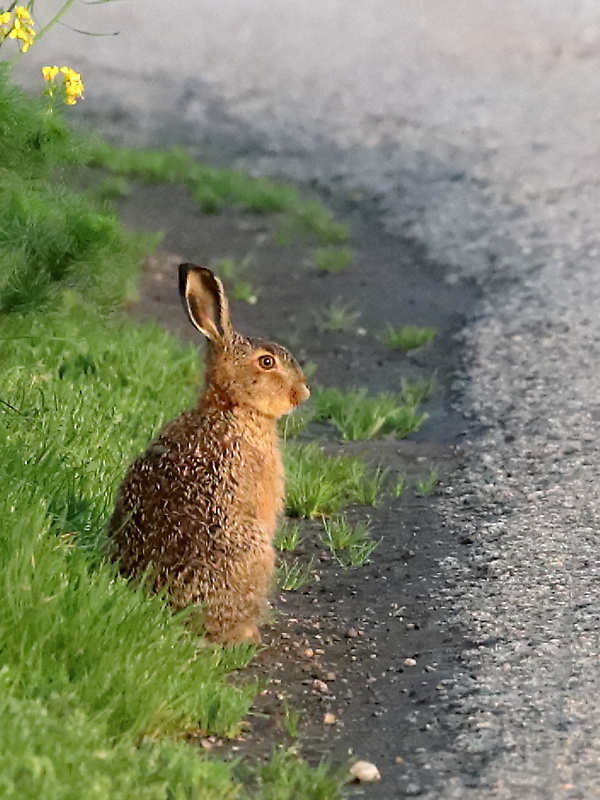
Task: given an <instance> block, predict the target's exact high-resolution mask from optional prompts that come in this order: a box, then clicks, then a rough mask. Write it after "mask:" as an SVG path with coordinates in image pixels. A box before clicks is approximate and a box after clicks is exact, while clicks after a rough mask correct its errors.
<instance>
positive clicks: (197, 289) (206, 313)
mask: <svg viewBox="0 0 600 800" xmlns="http://www.w3.org/2000/svg"><path fill="white" fill-rule="evenodd" d="M179 294H180V295H181V300H182V302H183V305H184V307H185V310H186V311H187V314H188V316H189V318H190V320H191V322H192V324H193V325H195V326H196V328H198V330H199V331H200V333H202V334H204V336H206V338H207V339H208V340H209V341H210V342H213V344H222V345H224V344H226V343H227V342H228V341H229V340H230V339H231V336H232V328H231V321H230V319H229V306H228V303H227V297H226V296H225V290H224V289H223V284H222V283H221V281H220V280H219V279H218V278H217V276H216V275H214V274H213V273H212V272H211V271H210V270H209V269H206V267H197V266H196V265H195V264H180V266H179Z"/></svg>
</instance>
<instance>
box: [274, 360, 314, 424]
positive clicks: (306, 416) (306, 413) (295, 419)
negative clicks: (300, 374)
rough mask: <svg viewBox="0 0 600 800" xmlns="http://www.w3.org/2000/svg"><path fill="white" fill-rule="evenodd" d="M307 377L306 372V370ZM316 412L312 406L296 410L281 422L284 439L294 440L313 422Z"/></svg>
mask: <svg viewBox="0 0 600 800" xmlns="http://www.w3.org/2000/svg"><path fill="white" fill-rule="evenodd" d="M304 374H305V375H306V370H304ZM313 415H314V411H313V409H312V407H311V406H310V405H304V406H300V407H299V408H295V409H294V410H293V411H291V412H290V413H289V414H286V415H285V417H282V418H281V419H280V420H279V425H278V428H279V433H280V435H281V436H282V437H283V438H284V439H293V438H294V437H295V436H297V435H298V434H299V433H300V432H301V431H303V430H304V429H305V428H306V426H307V425H309V424H310V423H311V422H312V419H313Z"/></svg>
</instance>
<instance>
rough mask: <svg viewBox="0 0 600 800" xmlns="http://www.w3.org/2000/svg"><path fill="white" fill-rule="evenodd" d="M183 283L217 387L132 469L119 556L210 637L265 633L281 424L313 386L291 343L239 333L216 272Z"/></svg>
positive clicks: (188, 267) (116, 548) (198, 273)
mask: <svg viewBox="0 0 600 800" xmlns="http://www.w3.org/2000/svg"><path fill="white" fill-rule="evenodd" d="M179 290H180V294H181V298H182V301H183V303H184V306H185V308H186V310H187V313H188V316H189V318H190V320H191V321H192V323H193V324H194V325H195V326H196V328H197V329H198V330H199V331H200V332H201V333H202V334H203V335H204V336H205V337H206V339H207V340H208V346H207V358H206V385H205V388H204V392H203V394H202V396H201V397H200V401H199V403H198V405H197V406H196V407H195V408H194V409H192V410H191V411H186V412H185V413H183V414H181V416H179V417H177V419H175V420H173V421H172V422H170V423H169V424H167V425H166V426H165V428H164V429H163V430H162V432H161V433H160V435H159V436H158V438H157V439H156V440H155V441H154V442H153V443H152V444H150V446H149V447H148V449H147V450H146V452H145V453H144V454H143V455H141V456H140V457H139V458H138V459H137V461H135V463H134V464H133V465H132V466H131V467H130V469H129V471H128V473H127V475H126V476H125V479H124V481H123V483H122V484H121V487H120V489H119V493H118V497H117V503H116V508H115V511H114V514H113V517H112V520H111V522H110V529H109V533H110V541H111V553H112V555H113V557H114V558H116V559H117V560H118V561H119V565H120V570H121V572H122V574H123V575H125V576H127V577H134V576H140V575H143V574H146V575H148V576H149V580H150V581H151V585H152V588H153V589H154V590H160V589H162V588H165V589H166V590H167V592H168V595H169V598H170V602H171V603H172V605H173V606H174V607H175V608H178V609H180V608H185V607H188V606H193V607H197V608H198V610H199V612H200V614H201V623H202V626H203V629H204V631H205V633H206V636H207V637H208V639H210V640H211V641H214V642H221V643H227V642H240V641H259V640H260V636H259V632H258V627H257V625H258V623H259V622H260V619H261V616H262V615H263V613H264V611H265V610H266V608H267V595H268V592H269V589H270V585H271V581H272V577H273V568H274V561H275V553H274V549H273V536H274V533H275V528H276V526H277V520H278V517H279V515H280V513H281V510H282V506H283V488H284V487H283V466H282V462H281V454H280V451H279V440H278V436H277V427H276V425H277V420H278V418H279V417H281V416H282V415H283V414H286V413H288V412H289V411H291V410H292V409H293V408H294V407H295V406H297V405H299V404H300V403H302V402H303V401H304V400H306V398H307V397H308V395H309V390H308V388H307V386H306V379H305V377H304V374H303V372H302V370H301V369H300V367H299V366H298V364H297V362H296V361H295V359H294V357H293V356H292V355H291V354H290V353H288V351H287V350H285V349H284V348H283V347H280V346H279V345H277V344H272V343H271V342H265V341H262V340H260V339H248V338H246V337H244V336H240V334H238V333H236V332H235V331H234V330H233V328H232V326H231V322H230V318H229V311H228V304H227V298H226V296H225V292H224V290H223V285H222V283H221V281H220V280H219V279H218V278H217V277H216V276H215V275H213V273H212V272H211V271H210V270H208V269H205V268H203V267H198V266H195V265H193V264H182V265H181V266H180V267H179Z"/></svg>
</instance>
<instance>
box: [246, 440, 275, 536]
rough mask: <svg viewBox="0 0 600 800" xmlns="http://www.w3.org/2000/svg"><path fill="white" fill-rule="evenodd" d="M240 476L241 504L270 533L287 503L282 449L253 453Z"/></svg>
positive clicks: (258, 450) (259, 525)
mask: <svg viewBox="0 0 600 800" xmlns="http://www.w3.org/2000/svg"><path fill="white" fill-rule="evenodd" d="M236 477H237V480H236V484H237V491H238V502H239V503H240V507H241V508H242V509H244V510H245V511H246V513H248V514H249V516H251V517H253V518H254V519H255V521H256V523H257V525H258V527H259V528H260V529H261V530H263V531H264V532H265V533H266V534H267V535H269V536H270V535H271V534H272V533H273V532H274V530H275V527H276V525H277V518H278V516H279V514H280V513H281V509H282V506H283V491H284V477H283V464H282V462H281V455H280V453H279V450H278V449H277V450H269V451H267V452H264V451H261V450H260V449H256V450H254V451H253V452H249V453H248V457H247V459H246V461H245V464H244V465H243V466H241V468H240V473H239V474H238V476H236Z"/></svg>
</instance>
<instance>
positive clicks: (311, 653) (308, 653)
mask: <svg viewBox="0 0 600 800" xmlns="http://www.w3.org/2000/svg"><path fill="white" fill-rule="evenodd" d="M314 654H315V651H314V650H312V649H311V648H310V647H307V648H306V650H305V651H304V655H305V656H306V657H307V658H312V657H313V656H314Z"/></svg>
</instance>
